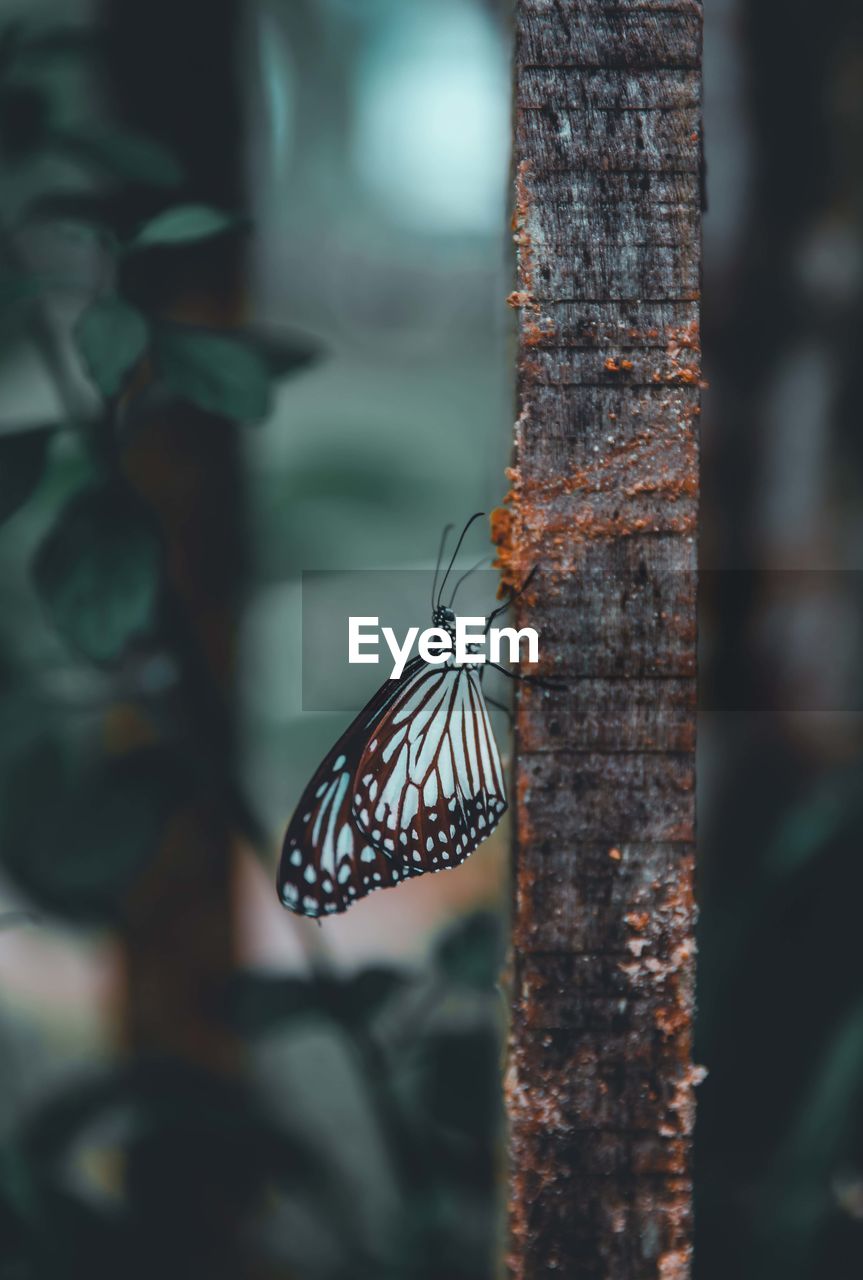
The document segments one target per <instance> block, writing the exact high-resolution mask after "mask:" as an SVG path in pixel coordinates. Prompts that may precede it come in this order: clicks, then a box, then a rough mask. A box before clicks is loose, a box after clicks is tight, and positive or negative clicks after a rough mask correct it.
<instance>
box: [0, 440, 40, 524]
mask: <svg viewBox="0 0 863 1280" xmlns="http://www.w3.org/2000/svg"><path fill="white" fill-rule="evenodd" d="M47 447H48V433H47V432H46V431H38V430H37V431H16V432H14V433H10V434H9V435H4V436H0V524H2V523H3V522H4V521H5V520H8V519H9V517H10V516H12V515H14V514H15V512H16V511H17V510H18V508H19V507H22V506H23V505H24V503H25V502H26V501H27V499H28V498H29V497H30V495H31V493H32V492H33V490H34V489H35V488H36V486H37V485H38V483H39V481H40V480H41V479H42V473H43V471H44V470H45V455H46V451H47Z"/></svg>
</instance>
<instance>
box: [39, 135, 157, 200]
mask: <svg viewBox="0 0 863 1280" xmlns="http://www.w3.org/2000/svg"><path fill="white" fill-rule="evenodd" d="M51 140H52V141H53V143H54V145H55V146H56V147H57V148H58V149H59V150H61V151H64V152H67V153H69V154H71V155H72V156H73V157H74V158H75V159H77V160H79V161H82V162H83V163H85V164H87V165H90V166H93V167H95V168H96V169H98V170H99V171H100V172H102V173H107V174H109V175H110V176H112V177H114V178H118V179H119V180H121V181H124V182H135V183H140V184H141V185H142V186H153V187H175V186H179V184H180V183H181V182H182V181H183V170H182V168H181V166H180V164H179V163H178V161H177V159H176V157H175V156H174V155H173V153H172V152H171V151H169V150H168V148H167V147H165V146H163V145H162V143H161V142H157V141H156V140H155V138H149V137H147V136H146V135H144V134H139V133H131V132H128V131H125V130H119V129H113V128H109V127H107V126H106V127H102V128H94V129H90V130H86V131H85V130H83V129H82V130H78V131H75V130H65V131H64V132H62V133H55V134H53V135H52V139H51Z"/></svg>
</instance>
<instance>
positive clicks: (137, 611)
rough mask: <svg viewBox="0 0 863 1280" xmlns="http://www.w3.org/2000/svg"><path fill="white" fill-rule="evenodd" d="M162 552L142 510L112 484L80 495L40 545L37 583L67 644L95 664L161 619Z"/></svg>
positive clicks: (111, 656) (35, 565) (108, 658)
mask: <svg viewBox="0 0 863 1280" xmlns="http://www.w3.org/2000/svg"><path fill="white" fill-rule="evenodd" d="M159 574H160V551H159V544H158V540H157V537H156V534H155V532H154V530H153V527H152V525H151V524H150V522H149V521H148V520H147V519H146V517H145V515H144V513H143V512H142V510H141V509H140V508H139V507H138V506H137V505H136V504H135V503H134V502H133V501H131V500H130V498H129V497H128V496H127V495H123V494H119V493H116V492H114V491H112V490H111V489H110V488H107V487H105V486H102V487H95V488H92V489H89V490H87V491H86V492H84V493H81V494H78V495H77V496H76V497H74V498H73V499H72V500H71V502H69V503H68V505H67V506H66V507H65V508H64V510H63V511H62V512H61V514H60V517H59V519H58V520H57V523H56V524H55V526H54V528H53V529H52V530H51V532H50V533H49V534H48V536H47V537H46V538H45V540H44V541H43V543H42V544H41V546H40V547H39V549H38V551H37V553H36V557H35V560H34V562H33V581H34V584H35V586H36V589H37V591H38V592H39V594H40V596H41V597H42V600H43V602H44V604H45V607H46V609H47V610H48V613H49V615H50V617H51V619H52V621H53V623H54V626H55V627H56V628H57V630H58V632H59V633H60V635H61V636H62V637H63V639H64V640H65V641H66V642H67V643H68V644H69V645H71V646H72V648H73V649H76V650H78V651H79V652H80V653H82V654H84V655H85V656H86V657H88V658H91V659H92V660H93V661H94V662H109V661H111V660H113V659H116V658H118V657H120V656H121V655H122V653H123V652H124V650H125V649H126V647H127V645H128V644H129V643H130V641H131V640H133V639H134V638H135V637H136V636H138V635H141V634H142V633H145V632H147V631H148V630H149V629H150V628H151V627H152V625H153V623H154V619H155V610H156V599H157V595H158V587H159Z"/></svg>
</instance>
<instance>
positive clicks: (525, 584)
mask: <svg viewBox="0 0 863 1280" xmlns="http://www.w3.org/2000/svg"><path fill="white" fill-rule="evenodd" d="M538 567H539V566H538V565H534V566H533V568H532V569H531V571H530V573H529V574H528V575H527V577H526V578H525V580H524V582H523V583H522V584H521V586H520V587H519V588H518V589H517V590H516V591H510V593H509V595H508V596H507V598H506V600H504V602H503V604H501V605H498V607H497V608H496V609H493V610H492V612H491V613H490V614H489V615H488V617H487V618H486V621H485V634H486V635H488V633H489V630H490V629H491V624H492V623H493V622H494V620H495V618H499V617H500V615H501V614H502V613H506V611H507V609H508V608H509V607H510V605H511V604H512V603H513V601H514V600H517V599H518V597H519V596H520V595H521V593H522V592H523V591H526V590H527V588H528V587H529V586H530V584H531V582H532V581H533V579H534V578H535V577H536V571H537V569H538Z"/></svg>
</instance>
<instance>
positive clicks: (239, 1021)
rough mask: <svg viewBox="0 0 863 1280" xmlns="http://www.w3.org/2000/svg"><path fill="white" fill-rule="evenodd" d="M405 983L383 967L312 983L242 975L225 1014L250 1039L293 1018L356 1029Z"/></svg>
mask: <svg viewBox="0 0 863 1280" xmlns="http://www.w3.org/2000/svg"><path fill="white" fill-rule="evenodd" d="M406 983H407V978H406V976H405V975H404V974H403V973H401V972H400V971H399V970H397V969H389V968H383V967H374V968H369V969H364V970H363V971H362V972H361V973H358V974H356V975H355V976H353V977H350V978H331V977H326V976H323V975H321V976H319V977H317V978H315V979H314V980H311V981H307V980H305V979H302V978H284V977H278V978H277V977H271V976H268V975H266V974H256V973H244V974H240V975H238V976H237V979H236V981H235V982H234V984H232V987H231V990H230V993H229V1000H228V1011H227V1012H228V1017H229V1019H230V1021H231V1023H232V1024H233V1025H234V1026H235V1027H236V1028H237V1030H239V1031H241V1032H242V1033H243V1034H244V1035H248V1036H257V1035H264V1034H266V1033H268V1032H271V1031H274V1030H277V1029H279V1028H280V1027H282V1026H284V1024H285V1023H289V1022H291V1021H293V1020H294V1019H308V1018H311V1019H318V1018H324V1019H327V1020H334V1021H336V1022H340V1023H342V1024H343V1025H344V1026H345V1027H349V1028H350V1027H354V1028H356V1027H362V1026H365V1025H366V1024H367V1023H368V1022H370V1021H371V1019H372V1018H373V1017H374V1016H375V1014H376V1013H377V1012H378V1011H379V1010H381V1009H382V1008H383V1007H384V1006H385V1005H386V1004H387V1003H388V1002H389V1001H390V1000H391V999H392V998H394V997H395V996H396V995H398V993H399V992H401V991H403V990H404V987H405V985H406Z"/></svg>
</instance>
